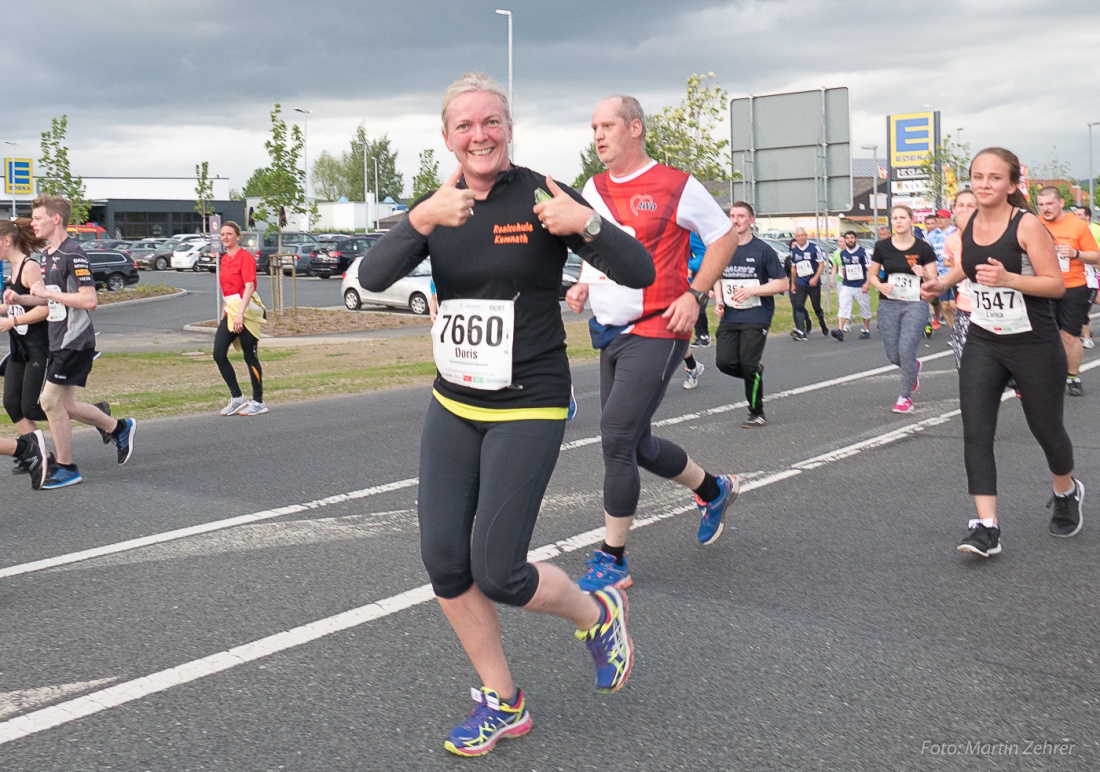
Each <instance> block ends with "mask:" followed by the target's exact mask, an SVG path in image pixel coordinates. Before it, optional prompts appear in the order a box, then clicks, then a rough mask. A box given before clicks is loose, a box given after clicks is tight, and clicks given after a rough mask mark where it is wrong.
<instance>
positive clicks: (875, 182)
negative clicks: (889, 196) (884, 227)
mask: <svg viewBox="0 0 1100 772" xmlns="http://www.w3.org/2000/svg"><path fill="white" fill-rule="evenodd" d="M860 147H861V148H863V149H864V150H870V151H871V156H872V157H873V159H874V162H875V170H874V173H873V174H872V175H871V180H872V184H873V185H874V186H875V187H874V191H875V192H874V196H875V202H874V209H875V228H874V233H873V235H874V236H875V237H877V236H878V145H860Z"/></svg>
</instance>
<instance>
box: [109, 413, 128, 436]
mask: <svg viewBox="0 0 1100 772" xmlns="http://www.w3.org/2000/svg"><path fill="white" fill-rule="evenodd" d="M125 427H126V422H125V421H123V420H122V419H121V418H120V419H118V420H117V421H116V422H115V428H114V430H113V431H112V432H111V436H112V437H114V438H115V439H116V440H117V439H118V438H119V436H121V434H122V430H123V429H124V428H125Z"/></svg>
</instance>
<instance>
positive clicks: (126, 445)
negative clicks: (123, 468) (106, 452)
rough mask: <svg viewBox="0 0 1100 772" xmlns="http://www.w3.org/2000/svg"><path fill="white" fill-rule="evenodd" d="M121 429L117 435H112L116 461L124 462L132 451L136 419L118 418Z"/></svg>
mask: <svg viewBox="0 0 1100 772" xmlns="http://www.w3.org/2000/svg"><path fill="white" fill-rule="evenodd" d="M119 422H120V423H121V424H122V431H120V432H119V433H118V435H117V436H114V435H112V439H114V441H115V447H117V448H118V463H120V464H125V463H126V462H127V461H129V460H130V456H131V455H133V452H134V434H136V433H137V421H135V420H134V419H133V418H120V419H119Z"/></svg>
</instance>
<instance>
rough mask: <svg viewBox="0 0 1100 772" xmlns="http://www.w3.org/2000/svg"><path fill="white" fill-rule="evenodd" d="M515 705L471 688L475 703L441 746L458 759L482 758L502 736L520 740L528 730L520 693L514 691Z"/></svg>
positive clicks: (528, 715)
mask: <svg viewBox="0 0 1100 772" xmlns="http://www.w3.org/2000/svg"><path fill="white" fill-rule="evenodd" d="M516 692H517V697H516V703H515V705H508V704H507V703H504V702H501V700H500V695H498V694H497V693H496V692H494V691H493V690H492V689H489V688H487V687H484V686H483V687H481V688H480V689H470V694H471V695H472V696H473V698H474V700H475V701H476V702H477V707H476V708H474V709H473V711H472V712H471V713H470V716H469V717H468V718H467V719H466V720H465V721H463V722H462V723H461V724H459V725H458V726H456V727H455V728H454V729H453V730H451V736H450V737H448V738H447V742H445V743H443V747H444V748H446V749H447V750H449V751H450V752H451V753H457V754H458V755H459V756H484V755H485V754H486V753H488V752H489V751H491V750H492V749H493V746H494V745H496V744H497V740H499V739H501V738H502V737H520V736H522V735H525V734H527V733H528V732H530V731H531V726H532V723H533V722H532V721H531V714H530V713H528V712H527V706H526V700H525V699H524V698H523V691H522V690H519V689H517V690H516Z"/></svg>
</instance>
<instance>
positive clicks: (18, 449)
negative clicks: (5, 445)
mask: <svg viewBox="0 0 1100 772" xmlns="http://www.w3.org/2000/svg"><path fill="white" fill-rule="evenodd" d="M26 452H27V438H26V437H23V436H19V437H16V438H15V453H13V454H12V455H13V456H15V457H16V458H19V457H20V456H22V455H23V454H24V453H26Z"/></svg>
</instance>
